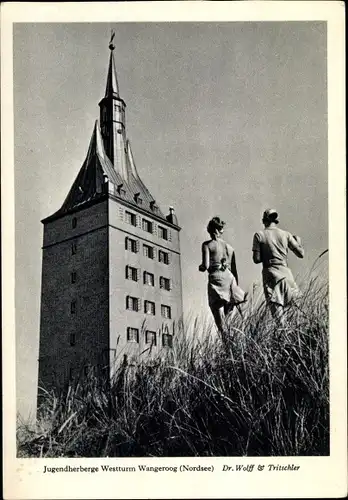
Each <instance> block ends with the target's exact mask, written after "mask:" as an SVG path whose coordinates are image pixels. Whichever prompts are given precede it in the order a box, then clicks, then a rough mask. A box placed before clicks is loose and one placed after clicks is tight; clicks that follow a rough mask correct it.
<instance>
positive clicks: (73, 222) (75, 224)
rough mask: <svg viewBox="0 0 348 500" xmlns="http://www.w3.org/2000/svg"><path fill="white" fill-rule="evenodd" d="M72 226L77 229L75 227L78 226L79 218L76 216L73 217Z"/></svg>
mask: <svg viewBox="0 0 348 500" xmlns="http://www.w3.org/2000/svg"><path fill="white" fill-rule="evenodd" d="M71 226H72V228H73V229H75V227H76V226H77V219H76V217H73V218H72V221H71Z"/></svg>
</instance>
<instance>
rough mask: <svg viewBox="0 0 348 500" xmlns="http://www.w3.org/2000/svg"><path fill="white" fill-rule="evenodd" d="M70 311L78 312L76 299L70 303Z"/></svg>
mask: <svg viewBox="0 0 348 500" xmlns="http://www.w3.org/2000/svg"><path fill="white" fill-rule="evenodd" d="M70 312H71V314H75V313H76V300H73V301H72V302H71V303H70Z"/></svg>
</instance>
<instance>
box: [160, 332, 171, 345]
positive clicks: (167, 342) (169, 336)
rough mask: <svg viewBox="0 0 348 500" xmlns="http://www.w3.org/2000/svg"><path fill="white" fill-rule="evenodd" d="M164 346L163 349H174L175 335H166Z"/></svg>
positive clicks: (163, 336) (163, 339) (163, 338)
mask: <svg viewBox="0 0 348 500" xmlns="http://www.w3.org/2000/svg"><path fill="white" fill-rule="evenodd" d="M162 345H163V347H173V335H169V334H168V333H164V334H163V335H162Z"/></svg>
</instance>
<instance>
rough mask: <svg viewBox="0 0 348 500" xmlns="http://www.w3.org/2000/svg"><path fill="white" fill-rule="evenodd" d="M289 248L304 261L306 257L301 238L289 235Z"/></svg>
mask: <svg viewBox="0 0 348 500" xmlns="http://www.w3.org/2000/svg"><path fill="white" fill-rule="evenodd" d="M288 246H289V248H290V250H291V251H292V252H294V254H295V255H296V257H298V258H299V259H303V257H304V249H303V246H302V245H301V238H300V237H299V236H295V235H294V236H292V235H291V234H290V233H289V239H288Z"/></svg>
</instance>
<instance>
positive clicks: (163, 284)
mask: <svg viewBox="0 0 348 500" xmlns="http://www.w3.org/2000/svg"><path fill="white" fill-rule="evenodd" d="M159 286H160V288H163V289H164V290H171V288H172V287H171V282H170V279H168V278H164V277H163V276H160V279H159Z"/></svg>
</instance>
